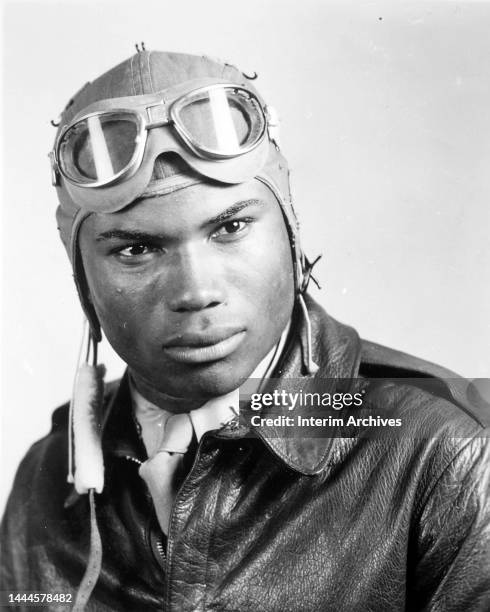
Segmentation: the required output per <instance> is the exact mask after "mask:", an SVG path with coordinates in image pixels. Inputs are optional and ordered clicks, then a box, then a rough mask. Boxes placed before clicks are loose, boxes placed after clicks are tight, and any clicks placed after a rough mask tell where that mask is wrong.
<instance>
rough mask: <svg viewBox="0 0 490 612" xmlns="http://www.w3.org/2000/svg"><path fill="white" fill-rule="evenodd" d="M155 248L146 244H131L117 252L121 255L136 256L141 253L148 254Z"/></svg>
mask: <svg viewBox="0 0 490 612" xmlns="http://www.w3.org/2000/svg"><path fill="white" fill-rule="evenodd" d="M154 250H155V249H154V248H152V247H150V246H148V245H147V244H132V245H131V246H128V247H126V248H124V249H120V250H118V251H117V254H118V255H120V256H121V257H126V258H128V259H129V258H131V257H138V256H141V255H148V254H149V253H152V252H153V251H154Z"/></svg>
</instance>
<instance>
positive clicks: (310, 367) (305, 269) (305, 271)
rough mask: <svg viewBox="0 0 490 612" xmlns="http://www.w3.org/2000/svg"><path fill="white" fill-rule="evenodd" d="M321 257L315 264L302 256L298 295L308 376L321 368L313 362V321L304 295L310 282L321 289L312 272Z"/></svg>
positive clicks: (304, 357)
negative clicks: (303, 326)
mask: <svg viewBox="0 0 490 612" xmlns="http://www.w3.org/2000/svg"><path fill="white" fill-rule="evenodd" d="M321 257H322V256H321V255H319V256H318V257H317V258H316V259H315V260H314V261H313V262H310V261H309V260H308V258H307V257H306V255H304V254H303V256H302V278H301V284H300V287H299V291H298V294H297V299H298V303H299V305H300V307H301V311H302V313H303V319H304V322H305V326H306V339H305V341H304V343H303V339H302V338H301V341H302V351H303V367H304V369H305V372H306V375H307V376H313V375H315V374H316V373H317V372H318V370H319V367H318V365H317V364H316V363H315V362H314V360H313V338H312V334H311V321H310V315H309V313H308V308H307V307H306V302H305V298H304V294H305V293H306V290H307V288H308V285H309V283H310V280H313V282H314V283H315V284H316V286H317V287H318V288H319V289H320V285H319V284H318V281H317V280H316V278H315V277H314V276H313V275H312V270H313V267H314V266H315V265H316V264H317V263H318V261H319V260H320V259H321Z"/></svg>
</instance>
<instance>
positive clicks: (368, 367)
mask: <svg viewBox="0 0 490 612" xmlns="http://www.w3.org/2000/svg"><path fill="white" fill-rule="evenodd" d="M359 375H360V376H363V377H364V376H365V377H367V378H375V379H376V378H385V379H390V380H393V379H395V380H400V382H402V380H405V381H406V382H407V383H409V384H410V385H414V386H415V387H418V388H420V389H423V390H425V391H428V392H430V393H431V394H432V395H435V396H436V397H440V398H441V399H444V400H447V401H449V402H451V403H453V404H455V405H456V406H458V408H460V409H461V410H463V411H464V412H466V413H467V414H468V415H469V416H470V417H471V418H473V419H474V420H476V421H477V422H478V423H479V424H480V425H481V426H482V427H488V426H490V404H488V402H487V401H485V399H484V398H483V397H482V396H481V395H480V393H479V392H478V389H477V387H476V386H475V385H474V384H473V383H472V381H470V380H468V379H466V378H463V377H462V376H460V375H459V374H456V373H455V372H453V371H451V370H449V369H447V368H444V367H442V366H440V365H437V364H435V363H432V362H430V361H426V360H425V359H421V358H419V357H415V356H414V355H409V354H408V353H404V352H402V351H398V350H395V349H392V348H389V347H387V346H383V345H381V344H377V343H376V342H371V341H369V340H364V339H362V340H361V355H360V364H359Z"/></svg>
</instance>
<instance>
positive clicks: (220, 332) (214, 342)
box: [162, 327, 245, 363]
mask: <svg viewBox="0 0 490 612" xmlns="http://www.w3.org/2000/svg"><path fill="white" fill-rule="evenodd" d="M244 338H245V331H244V330H243V329H242V328H237V327H221V328H214V329H212V330H207V331H203V332H187V333H182V334H178V335H175V336H173V337H171V338H169V339H168V340H167V341H166V342H164V343H163V346H162V348H163V351H164V353H166V354H167V355H168V356H169V357H170V358H171V359H173V360H174V361H178V362H180V363H204V362H207V361H217V360H218V359H224V358H225V357H228V355H230V354H231V353H233V352H234V351H235V350H236V349H237V348H238V346H239V345H240V344H241V342H242V341H243V339H244Z"/></svg>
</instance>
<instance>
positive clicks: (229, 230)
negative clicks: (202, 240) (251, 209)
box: [213, 219, 251, 238]
mask: <svg viewBox="0 0 490 612" xmlns="http://www.w3.org/2000/svg"><path fill="white" fill-rule="evenodd" d="M250 222H251V219H235V220H233V221H227V222H226V223H223V225H221V227H219V228H218V229H217V230H216V231H215V232H214V234H213V237H220V238H226V237H228V236H230V237H231V236H233V234H239V233H240V232H243V231H244V230H245V229H246V228H247V226H248V225H249V224H250Z"/></svg>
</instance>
